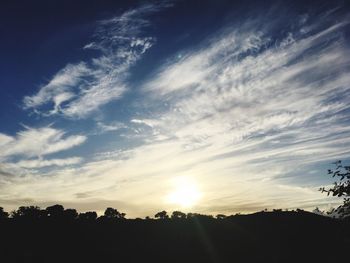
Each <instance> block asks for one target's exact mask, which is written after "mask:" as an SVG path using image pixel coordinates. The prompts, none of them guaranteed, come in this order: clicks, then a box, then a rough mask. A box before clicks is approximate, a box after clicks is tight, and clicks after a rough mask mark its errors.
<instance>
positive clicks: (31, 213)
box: [11, 206, 47, 219]
mask: <svg viewBox="0 0 350 263" xmlns="http://www.w3.org/2000/svg"><path fill="white" fill-rule="evenodd" d="M46 215H47V213H46V211H45V210H41V209H40V207H38V206H20V207H19V208H18V209H17V210H14V211H12V212H11V217H12V218H26V219H40V218H43V217H46Z"/></svg>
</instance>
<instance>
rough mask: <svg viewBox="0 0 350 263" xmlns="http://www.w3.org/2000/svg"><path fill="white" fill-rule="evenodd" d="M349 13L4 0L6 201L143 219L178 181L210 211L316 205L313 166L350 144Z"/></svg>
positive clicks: (329, 7)
mask: <svg viewBox="0 0 350 263" xmlns="http://www.w3.org/2000/svg"><path fill="white" fill-rule="evenodd" d="M349 10H350V9H349V3H347V1H332V2H330V1H319V2H317V4H315V3H314V1H244V2H242V1H229V0H220V1H209V0H208V1H194V0H192V1H88V4H87V2H86V1H26V2H23V1H2V2H1V4H0V34H1V41H0V92H1V97H0V123H1V125H0V146H1V148H2V149H3V150H2V153H1V154H0V162H1V166H0V172H1V173H0V177H1V179H0V189H3V190H2V194H0V205H3V206H11V205H13V204H15V203H17V202H20V200H29V201H28V202H31V203H37V204H47V203H51V202H56V201H62V202H66V203H67V204H76V205H77V206H78V207H79V205H81V203H84V202H85V203H90V204H91V206H94V207H92V208H95V209H97V210H98V209H100V208H101V207H102V206H103V205H104V204H106V202H107V201H108V202H117V203H118V204H120V205H122V206H124V207H125V208H126V209H129V212H130V213H131V214H135V215H138V214H142V213H144V212H146V211H151V210H152V209H156V207H157V208H159V207H161V206H162V205H167V206H173V207H174V208H177V206H181V205H184V204H183V203H181V201H179V200H178V199H179V198H178V197H176V193H182V192H181V191H183V189H182V190H181V189H178V188H181V187H182V188H185V189H187V188H188V189H192V190H191V191H192V192H191V196H189V197H188V198H189V199H191V198H192V199H193V204H191V208H193V209H196V210H197V211H203V212H209V213H214V212H231V211H252V210H254V209H258V208H260V207H277V206H284V207H296V206H302V207H305V208H310V207H312V206H316V205H321V206H322V205H323V206H325V205H326V204H327V201H326V199H323V197H322V196H321V195H320V194H319V193H318V192H317V188H318V187H319V186H320V185H323V184H328V183H330V180H329V179H328V178H326V177H324V176H323V175H322V171H323V170H325V169H326V168H328V167H327V166H328V164H329V163H331V162H332V161H334V160H336V159H338V158H342V159H347V158H348V153H349V150H348V149H349V147H348V146H349V144H350V141H349V135H350V128H349V107H348V105H347V104H348V103H347V101H348V99H349V89H350V87H349V84H348V83H349V82H348V81H349V77H348V75H349V74H348V73H349V70H350V59H349V57H350V56H348V55H349V48H350V47H349V35H350V34H349V26H348V23H349V15H350V14H349ZM141 167H142V168H141ZM295 167H298V169H295ZM8 174H11V176H10V177H9V176H8ZM5 175H6V176H5ZM176 178H182V179H181V180H179V179H176ZM183 178H185V179H183ZM50 180H51V181H50ZM50 182H52V183H50ZM174 182H175V183H174ZM179 182H180V183H179ZM213 182H217V183H215V184H213ZM257 182H260V183H257ZM174 185H175V186H174ZM184 185H185V186H184ZM30 187H31V188H33V189H35V191H34V190H33V191H34V192H32V190H30V191H28V192H26V189H28V188H30ZM63 187H65V189H66V190H63ZM186 187H187V188H186ZM268 187H274V189H276V192H274V193H269V192H267V191H266V188H268ZM21 189H22V190H21ZM44 189H46V190H44ZM155 189H157V191H158V192H159V195H157V197H152V194H151V193H152V192H154V191H155ZM172 189H173V190H172ZM230 189H233V190H230ZM238 189H245V191H246V192H247V196H246V197H242V196H241V195H240V191H241V190H238ZM21 191H22V192H21ZM38 192H40V194H38ZM253 192H258V193H259V198H258V197H256V196H254V194H253ZM79 193H85V195H84V196H86V198H85V199H84V200H81V199H80V198H78V197H77V196H81V195H79ZM140 195H141V196H142V198H140ZM319 195H320V196H319ZM169 196H170V197H169ZM174 196H175V197H174ZM300 196H302V198H301V197H300ZM156 200H158V201H156ZM159 200H161V201H159ZM214 200H220V201H218V202H214ZM305 200H307V201H305ZM218 203H220V204H221V203H222V205H218ZM140 206H143V207H144V209H145V210H142V209H141V208H140ZM101 209H102V208H101Z"/></svg>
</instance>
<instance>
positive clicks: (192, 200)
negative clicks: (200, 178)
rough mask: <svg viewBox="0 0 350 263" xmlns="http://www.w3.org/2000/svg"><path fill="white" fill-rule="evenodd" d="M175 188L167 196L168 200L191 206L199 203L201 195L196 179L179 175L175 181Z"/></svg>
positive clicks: (184, 206)
mask: <svg viewBox="0 0 350 263" xmlns="http://www.w3.org/2000/svg"><path fill="white" fill-rule="evenodd" d="M173 184H174V189H173V191H172V192H171V193H170V194H169V195H168V196H167V201H168V202H169V203H171V204H176V205H179V206H181V207H183V208H189V207H192V206H194V205H195V204H197V202H198V200H199V199H200V197H201V194H200V192H199V190H198V187H197V184H196V182H195V181H194V180H191V179H189V178H186V177H179V178H176V179H174V181H173Z"/></svg>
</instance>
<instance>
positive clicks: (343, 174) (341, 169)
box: [320, 161, 350, 217]
mask: <svg viewBox="0 0 350 263" xmlns="http://www.w3.org/2000/svg"><path fill="white" fill-rule="evenodd" d="M334 164H335V169H334V170H332V169H329V170H328V174H330V175H332V177H334V178H337V179H338V181H336V182H334V186H333V187H332V188H329V189H325V188H324V187H322V188H320V191H321V192H326V193H327V195H330V194H331V195H333V196H338V197H343V205H341V206H339V207H338V208H337V209H336V212H337V213H338V214H339V215H340V216H341V217H347V216H350V166H343V165H342V162H341V161H336V162H335V163H334Z"/></svg>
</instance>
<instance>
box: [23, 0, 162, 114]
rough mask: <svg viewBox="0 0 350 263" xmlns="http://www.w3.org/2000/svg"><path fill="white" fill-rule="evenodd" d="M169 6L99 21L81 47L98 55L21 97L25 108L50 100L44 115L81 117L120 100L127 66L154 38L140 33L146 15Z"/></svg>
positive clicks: (150, 7)
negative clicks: (91, 35) (35, 91)
mask: <svg viewBox="0 0 350 263" xmlns="http://www.w3.org/2000/svg"><path fill="white" fill-rule="evenodd" d="M167 6H169V2H168V1H167V2H164V3H155V4H145V5H143V6H140V7H138V8H135V9H132V10H129V11H126V12H124V13H122V14H121V15H118V16H115V17H113V18H111V19H107V20H102V21H99V22H98V24H97V30H96V33H95V35H94V41H93V42H91V43H89V44H87V45H85V47H84V49H94V50H96V51H97V52H99V56H97V57H95V58H93V59H91V60H89V61H82V62H80V63H75V64H68V65H67V66H66V67H64V68H63V69H61V70H59V71H58V73H56V74H55V75H54V76H53V78H52V79H51V80H50V81H49V82H48V83H47V84H45V85H43V86H42V87H40V89H39V91H38V92H37V93H36V94H34V95H31V96H26V97H25V98H24V99H23V103H24V108H25V109H36V111H40V110H41V109H42V108H43V106H45V105H49V104H50V103H53V105H54V107H53V109H51V110H49V111H48V112H47V111H44V112H43V113H42V114H44V115H52V114H62V115H63V116H65V117H69V118H85V117H87V116H88V115H90V114H91V113H92V112H94V111H96V110H97V109H99V108H100V107H101V106H102V105H105V104H107V103H108V102H110V101H112V100H117V99H120V98H121V97H122V96H123V94H124V93H125V92H126V91H127V90H128V87H127V77H128V76H129V70H130V67H131V66H133V65H134V64H135V62H136V61H138V60H139V59H140V58H141V57H142V55H143V54H144V53H145V52H146V51H147V50H148V49H149V48H151V47H152V45H153V44H154V42H155V38H153V37H150V36H143V30H144V29H145V28H146V27H147V26H148V25H149V22H148V20H147V16H149V15H150V14H152V13H154V12H156V11H159V10H160V9H162V8H165V7H167Z"/></svg>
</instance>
